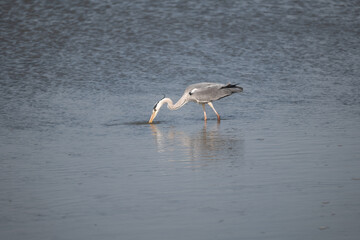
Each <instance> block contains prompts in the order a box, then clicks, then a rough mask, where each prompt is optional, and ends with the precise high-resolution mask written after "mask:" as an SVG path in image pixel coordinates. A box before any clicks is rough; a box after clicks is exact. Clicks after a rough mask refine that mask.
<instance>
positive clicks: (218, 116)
mask: <svg viewBox="0 0 360 240" xmlns="http://www.w3.org/2000/svg"><path fill="white" fill-rule="evenodd" d="M208 104H209V106H210V107H211V108H212V110H214V112H215V114H216V116H217V119H218V121H220V115H219V114H218V113H217V111H216V110H215V108H214V105H213V104H212V103H211V102H208Z"/></svg>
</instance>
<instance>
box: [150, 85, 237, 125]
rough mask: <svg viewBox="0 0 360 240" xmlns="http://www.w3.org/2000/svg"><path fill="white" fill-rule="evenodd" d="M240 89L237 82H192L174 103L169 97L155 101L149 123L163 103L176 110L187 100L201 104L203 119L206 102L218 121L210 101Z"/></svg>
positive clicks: (218, 116)
mask: <svg viewBox="0 0 360 240" xmlns="http://www.w3.org/2000/svg"><path fill="white" fill-rule="evenodd" d="M242 91H243V88H242V87H240V86H237V84H221V83H209V82H203V83H196V84H192V85H190V86H188V87H187V88H186V89H185V91H184V94H183V95H182V97H181V98H180V99H179V100H178V101H177V102H176V103H175V104H173V101H172V100H171V99H170V98H165V97H164V98H163V99H161V100H160V101H159V102H157V103H156V104H155V106H154V108H153V113H152V115H151V117H150V120H149V123H152V122H153V120H154V118H155V117H156V115H157V114H158V112H159V110H160V108H161V107H162V105H163V104H164V103H167V104H168V105H167V107H168V108H169V109H170V110H177V109H179V108H181V107H182V106H184V105H185V104H186V103H188V102H196V103H199V104H201V105H202V107H203V110H204V120H205V121H206V119H207V118H206V112H205V104H208V105H209V106H210V107H211V108H212V109H213V110H214V112H215V114H216V115H217V118H218V121H220V115H219V114H218V113H217V112H216V110H215V108H214V106H213V105H212V102H213V101H216V100H219V99H221V98H224V97H227V96H230V95H231V94H233V93H238V92H242Z"/></svg>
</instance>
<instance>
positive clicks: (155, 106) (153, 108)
mask: <svg viewBox="0 0 360 240" xmlns="http://www.w3.org/2000/svg"><path fill="white" fill-rule="evenodd" d="M157 105H158V103H156V104H155V106H154V108H153V110H154V111H156V107H157Z"/></svg>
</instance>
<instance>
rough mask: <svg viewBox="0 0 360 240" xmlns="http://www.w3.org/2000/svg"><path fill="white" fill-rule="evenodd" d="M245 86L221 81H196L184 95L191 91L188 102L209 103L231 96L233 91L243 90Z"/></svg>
mask: <svg viewBox="0 0 360 240" xmlns="http://www.w3.org/2000/svg"><path fill="white" fill-rule="evenodd" d="M242 91H243V88H242V87H239V86H236V84H227V85H225V84H221V83H208V82H203V83H196V84H192V85H190V86H188V87H187V88H186V89H185V92H184V95H186V94H187V93H189V95H190V96H189V97H188V98H187V99H188V102H190V101H192V102H197V103H200V104H202V103H208V102H212V101H216V100H219V99H220V98H224V97H227V96H230V95H231V94H233V93H237V92H242Z"/></svg>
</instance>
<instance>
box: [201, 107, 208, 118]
mask: <svg viewBox="0 0 360 240" xmlns="http://www.w3.org/2000/svg"><path fill="white" fill-rule="evenodd" d="M201 105H202V108H203V110H204V120H205V121H206V119H207V118H206V112H205V104H201Z"/></svg>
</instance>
